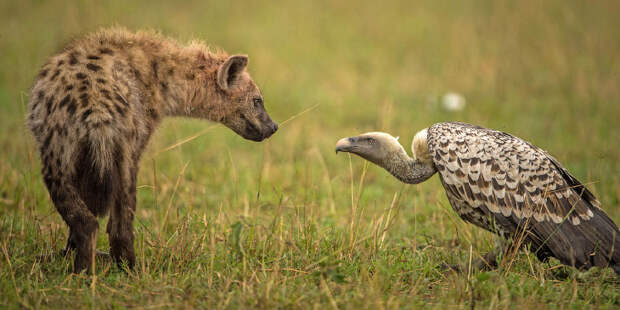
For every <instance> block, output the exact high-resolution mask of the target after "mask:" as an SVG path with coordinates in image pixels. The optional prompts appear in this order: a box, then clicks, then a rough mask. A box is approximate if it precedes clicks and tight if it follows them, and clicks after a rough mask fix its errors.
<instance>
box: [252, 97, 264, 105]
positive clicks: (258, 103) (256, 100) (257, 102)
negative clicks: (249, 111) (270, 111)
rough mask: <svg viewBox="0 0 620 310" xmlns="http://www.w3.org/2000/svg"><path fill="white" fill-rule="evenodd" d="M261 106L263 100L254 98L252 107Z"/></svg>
mask: <svg viewBox="0 0 620 310" xmlns="http://www.w3.org/2000/svg"><path fill="white" fill-rule="evenodd" d="M262 106H263V98H261V97H256V98H254V107H262Z"/></svg>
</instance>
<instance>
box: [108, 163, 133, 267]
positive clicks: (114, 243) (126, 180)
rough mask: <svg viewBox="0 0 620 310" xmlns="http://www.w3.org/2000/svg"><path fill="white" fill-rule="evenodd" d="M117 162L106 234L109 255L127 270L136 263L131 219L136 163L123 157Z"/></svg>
mask: <svg viewBox="0 0 620 310" xmlns="http://www.w3.org/2000/svg"><path fill="white" fill-rule="evenodd" d="M121 158H124V159H123V160H122V161H120V162H118V166H117V168H118V169H119V175H120V178H119V181H120V184H119V185H120V186H118V187H116V189H117V193H116V195H115V201H114V204H113V205H112V208H111V210H110V219H109V220H108V226H107V229H106V230H107V232H108V236H109V238H110V255H111V256H112V258H113V259H114V260H115V261H116V262H117V263H118V264H122V263H123V262H124V263H126V264H127V266H128V267H129V268H133V266H134V265H135V263H136V255H135V250H134V232H133V218H134V215H135V212H136V180H137V173H138V171H137V170H138V169H137V165H138V163H137V162H134V161H132V159H131V157H130V156H123V157H121Z"/></svg>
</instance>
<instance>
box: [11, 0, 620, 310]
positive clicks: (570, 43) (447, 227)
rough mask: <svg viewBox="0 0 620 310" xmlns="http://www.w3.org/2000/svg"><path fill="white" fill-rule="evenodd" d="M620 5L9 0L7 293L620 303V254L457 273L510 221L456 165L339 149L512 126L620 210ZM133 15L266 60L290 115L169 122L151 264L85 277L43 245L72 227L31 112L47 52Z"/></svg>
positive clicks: (159, 300) (616, 215)
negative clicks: (425, 165) (460, 177)
mask: <svg viewBox="0 0 620 310" xmlns="http://www.w3.org/2000/svg"><path fill="white" fill-rule="evenodd" d="M619 12H620V2H618V1H534V0H524V1H380V2H379V1H348V0H346V1H322V0H319V1H71V2H68V1H11V0H8V1H6V0H5V1H2V2H0V159H1V160H0V242H2V244H1V245H2V246H1V248H2V255H1V256H2V260H3V267H0V278H1V279H2V280H1V281H2V282H1V284H0V295H1V296H2V297H0V305H6V306H11V307H50V308H55V307H59V306H67V305H80V306H95V307H97V306H112V307H114V306H120V307H125V306H140V307H168V306H173V307H188V306H196V305H200V306H204V307H224V308H225V307H308V308H311V307H322V306H329V307H342V308H349V307H358V306H361V307H362V308H370V307H372V308H375V307H417V306H425V307H438V308H443V307H445V306H455V307H465V306H467V307H469V306H474V305H476V304H478V305H480V304H483V305H485V306H488V307H489V308H505V307H514V306H515V305H517V304H520V305H528V306H531V307H534V306H541V305H547V303H553V304H554V305H556V306H558V305H559V306H560V307H562V306H563V305H564V306H566V305H569V304H570V305H572V306H576V307H589V306H593V305H595V306H603V307H605V306H610V307H613V306H617V305H618V303H620V301H619V298H620V297H619V294H620V293H618V288H619V286H618V282H617V280H615V276H614V275H613V274H611V272H609V270H607V271H594V273H593V274H590V273H585V274H584V273H580V272H577V271H575V270H572V269H570V268H564V267H559V266H558V265H557V263H554V262H551V263H549V264H543V263H540V262H538V261H537V260H536V259H535V258H534V257H533V256H528V255H526V254H523V253H521V254H519V255H517V257H516V258H515V259H514V263H512V261H511V264H506V265H504V266H503V267H502V268H501V269H500V270H499V271H494V272H490V273H477V272H474V274H471V273H468V274H467V275H450V274H446V273H445V272H444V271H442V270H441V269H440V268H438V265H439V264H440V263H441V262H444V261H445V262H448V263H463V262H466V261H467V260H468V259H469V257H470V256H475V255H476V254H480V253H484V252H486V251H488V250H489V249H491V248H492V244H493V238H492V236H490V235H489V234H487V233H485V232H482V231H481V230H480V229H478V228H475V227H472V226H471V225H467V224H464V223H463V222H462V221H461V220H460V219H459V218H458V217H457V216H456V215H455V214H454V212H453V211H452V210H451V209H450V207H449V205H448V203H447V200H446V198H445V195H444V193H443V189H442V187H441V185H440V182H439V180H438V179H437V178H436V177H434V178H432V179H431V180H429V181H428V182H427V183H425V184H421V185H419V186H404V185H402V184H400V183H399V182H398V181H397V180H395V179H394V178H392V177H391V176H389V175H388V174H387V173H386V172H385V171H383V170H381V169H379V168H377V167H374V166H367V167H365V164H364V162H363V161H361V160H360V159H358V158H351V159H349V158H348V157H347V156H346V155H339V156H335V155H334V153H333V146H334V144H335V142H336V141H337V140H338V139H339V138H341V137H344V136H350V135H354V134H358V133H360V132H365V131H371V130H373V131H374V130H379V131H386V132H389V133H391V134H393V135H395V136H400V137H401V140H400V141H401V142H402V143H403V145H404V146H405V148H406V149H409V148H410V141H411V139H412V138H413V135H414V134H415V133H416V132H417V131H419V130H420V129H423V128H425V127H428V126H430V125H431V124H433V123H435V122H438V121H464V122H469V123H474V124H478V125H482V126H485V127H489V128H494V129H499V130H503V131H506V132H509V133H512V134H514V135H516V136H519V137H521V138H524V139H526V140H529V141H531V142H533V143H534V144H535V145H537V146H539V147H541V148H543V149H545V150H547V151H549V152H550V153H551V154H553V155H554V156H555V157H556V158H557V159H558V160H559V161H560V162H561V163H563V165H564V166H565V167H566V168H568V170H569V171H571V172H572V173H573V174H574V175H575V176H576V177H577V178H578V179H580V180H581V181H582V182H584V183H586V184H587V185H588V187H589V188H590V189H591V190H592V191H593V192H594V193H595V194H596V195H597V196H598V197H599V199H600V200H601V201H602V205H603V208H604V209H605V210H606V211H607V212H608V213H609V214H610V216H611V217H612V218H613V219H614V220H615V221H616V222H620V164H618V159H620V147H619V146H618V142H620V122H619V120H620V86H619V85H620V80H619V73H620V21H619V19H618V13H619ZM114 25H118V26H124V27H127V28H129V29H135V30H137V29H155V30H159V31H161V32H163V33H164V34H165V35H168V36H171V37H174V38H177V39H179V41H181V42H187V41H189V40H192V39H198V40H203V41H205V42H207V43H208V44H209V45H211V46H213V47H214V48H222V49H224V50H226V51H227V52H229V53H245V54H248V55H249V57H250V65H249V67H248V70H249V71H250V73H251V74H252V76H253V78H254V80H255V81H256V82H257V83H258V84H259V86H260V87H261V90H262V92H263V94H264V96H265V102H266V107H267V110H268V111H269V113H270V115H271V116H272V118H274V120H276V121H278V122H280V123H281V129H280V130H279V131H278V132H277V134H276V135H274V136H273V137H272V138H271V139H269V140H268V141H267V142H264V143H261V144H257V143H253V142H249V141H245V140H243V139H242V138H240V137H238V136H236V135H235V134H234V133H233V132H231V131H230V130H228V129H226V128H224V127H223V126H216V127H214V128H213V129H212V130H207V131H205V129H206V128H209V126H211V125H213V124H208V123H206V122H204V121H199V120H188V119H170V120H166V121H165V122H164V123H163V125H162V126H161V127H160V128H159V130H158V132H157V134H156V135H155V136H154V137H153V139H152V140H151V143H150V146H149V148H148V150H147V153H146V154H145V155H144V157H143V162H142V166H141V167H142V170H141V172H140V178H139V185H140V186H139V190H138V213H137V220H136V225H135V227H136V230H137V233H138V238H137V242H136V249H137V252H138V254H139V255H140V257H139V267H138V271H137V272H136V273H135V274H134V273H130V274H129V275H127V274H125V273H122V272H120V271H118V269H115V268H116V267H114V266H111V265H110V264H106V263H103V267H101V268H99V269H98V270H99V271H98V274H99V278H98V280H97V281H99V282H97V281H94V280H93V278H92V277H87V276H84V275H82V276H70V275H69V273H68V272H67V271H68V270H69V267H68V266H69V265H70V263H71V259H70V258H65V259H58V260H56V261H52V262H38V261H37V260H36V257H35V256H36V255H38V254H41V253H51V252H53V251H55V250H58V249H60V248H61V247H62V246H64V240H63V239H64V238H65V235H66V228H65V227H64V224H63V223H62V221H61V219H60V217H59V216H58V215H57V214H56V212H55V210H54V209H53V206H52V204H51V202H50V200H49V198H48V196H47V192H46V190H45V188H44V186H43V182H42V180H41V176H40V172H39V169H40V164H39V159H38V154H37V153H36V148H35V145H34V141H33V139H32V137H31V135H30V134H29V132H27V129H26V128H25V126H24V119H25V113H26V106H27V102H28V96H29V93H28V92H29V88H30V87H31V84H32V82H33V80H34V77H35V75H36V73H37V71H38V68H39V67H40V66H41V65H42V64H43V63H44V62H45V61H46V59H47V57H49V56H51V55H53V54H54V53H55V52H57V51H59V50H60V49H62V47H63V45H64V44H66V43H67V42H69V41H70V40H71V39H73V38H76V37H79V36H80V35H82V34H85V33H88V32H90V31H94V30H96V29H99V28H100V27H105V26H114ZM448 92H456V93H459V94H461V95H462V96H464V98H466V101H467V105H466V106H465V108H464V109H463V110H462V111H448V110H446V109H445V108H442V105H441V98H442V96H443V95H444V94H446V93H448ZM196 133H202V134H201V135H199V136H198V137H196V138H195V139H192V140H191V141H189V142H187V143H184V144H182V145H181V146H180V147H176V148H174V149H172V150H169V151H162V150H165V149H166V148H167V147H168V146H170V145H173V144H175V143H178V142H179V141H184V139H186V138H188V137H192V136H193V135H195V134H196ZM362 175H363V182H360V180H361V176H362ZM394 197H396V198H394ZM388 218H391V219H393V220H392V221H391V222H390V223H391V224H390V225H387V222H386V221H387V219H388ZM101 227H102V229H100V232H101V238H100V240H99V247H100V248H102V249H105V248H107V238H106V236H105V235H104V233H103V232H104V229H103V227H105V221H102V224H101ZM388 228H389V229H388ZM470 246H471V248H470ZM190 248H191V249H193V250H192V251H187V250H188V249H190ZM287 253H288V254H287ZM4 263H6V264H4ZM0 265H2V264H0ZM106 266H107V267H106ZM545 280H547V281H545ZM119 292H120V293H119ZM569 297H570V298H569Z"/></svg>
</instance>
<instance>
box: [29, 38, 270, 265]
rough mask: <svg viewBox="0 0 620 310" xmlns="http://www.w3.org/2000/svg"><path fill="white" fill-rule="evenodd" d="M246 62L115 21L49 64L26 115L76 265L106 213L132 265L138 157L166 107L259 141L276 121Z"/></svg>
mask: <svg viewBox="0 0 620 310" xmlns="http://www.w3.org/2000/svg"><path fill="white" fill-rule="evenodd" d="M247 64H248V58H247V56H245V55H233V56H228V55H227V54H225V53H224V52H212V51H210V50H209V49H208V48H207V47H206V46H205V45H204V44H202V43H199V42H193V43H191V44H189V45H186V46H183V45H180V44H178V43H177V42H175V41H174V40H172V39H168V38H165V37H163V36H161V35H159V34H156V33H150V32H139V33H132V32H129V31H126V30H123V29H108V30H103V31H100V32H97V33H94V34H90V35H87V36H86V37H84V38H81V39H78V40H76V41H74V42H73V43H71V44H69V45H68V46H67V47H66V48H65V49H64V50H63V51H62V52H61V53H59V54H57V55H55V56H53V57H51V58H50V60H49V61H48V62H47V63H46V64H45V65H44V66H43V68H42V69H41V71H40V73H39V74H38V76H37V78H36V81H35V83H34V86H33V88H32V93H31V98H30V104H29V112H30V113H29V116H28V121H27V122H28V125H29V127H30V129H31V131H32V133H33V134H34V137H35V138H36V141H37V142H38V146H39V149H40V152H41V160H42V162H43V165H42V166H43V169H42V173H43V180H44V181H45V185H46V186H47V189H48V191H49V193H50V196H51V198H52V202H53V203H54V206H55V207H56V209H57V210H58V212H59V213H60V215H61V216H62V218H63V220H64V221H65V222H66V223H67V225H68V226H69V240H68V242H67V246H66V248H65V251H70V250H76V252H77V253H76V256H75V261H74V272H80V271H82V270H84V269H87V268H90V266H91V263H92V259H93V257H94V253H95V240H96V235H97V231H98V223H97V217H102V216H105V215H106V214H108V213H109V215H110V218H109V222H108V225H107V229H106V231H107V233H108V235H109V238H110V247H111V249H110V255H111V256H112V258H113V259H114V260H115V261H117V262H121V261H125V262H126V263H127V264H128V265H129V266H130V267H131V266H133V265H134V263H135V254H134V246H133V241H134V234H133V227H132V221H133V217H134V213H135V208H136V175H137V173H138V163H139V161H140V156H141V154H142V152H143V151H144V148H145V146H146V144H147V142H148V140H149V137H150V136H151V134H152V133H153V131H154V130H155V128H156V127H157V125H158V124H159V122H160V121H161V119H162V118H163V117H165V116H186V117H195V118H203V119H207V120H211V121H215V122H219V123H222V124H224V125H225V126H227V127H228V128H230V129H232V130H233V131H234V132H236V133H237V134H239V135H241V136H242V137H244V138H246V139H249V140H253V141H262V140H263V139H266V138H268V137H269V136H271V135H272V134H273V133H274V132H275V131H276V130H277V129H278V126H277V125H276V123H274V122H273V121H272V120H271V118H270V117H269V115H267V112H266V111H265V108H264V106H263V96H262V95H261V92H260V90H259V89H258V87H257V86H256V84H255V83H254V81H253V80H252V78H251V77H250V75H249V74H248V73H247V72H246V71H245V68H246V66H247Z"/></svg>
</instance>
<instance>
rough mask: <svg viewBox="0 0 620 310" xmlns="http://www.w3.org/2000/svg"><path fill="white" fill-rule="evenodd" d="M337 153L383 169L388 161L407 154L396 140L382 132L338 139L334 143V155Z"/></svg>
mask: <svg viewBox="0 0 620 310" xmlns="http://www.w3.org/2000/svg"><path fill="white" fill-rule="evenodd" d="M338 152H347V153H353V154H356V155H358V156H360V157H362V158H364V159H366V160H368V161H370V162H372V163H374V164H376V165H379V166H383V167H384V166H385V164H386V163H387V162H389V161H390V160H393V159H395V158H398V157H401V156H402V155H405V156H406V154H407V153H406V152H405V149H403V147H402V145H400V143H399V142H398V138H394V137H392V135H390V134H387V133H384V132H368V133H365V134H361V135H359V136H355V137H349V138H343V139H340V140H339V141H338V143H336V153H338Z"/></svg>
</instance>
